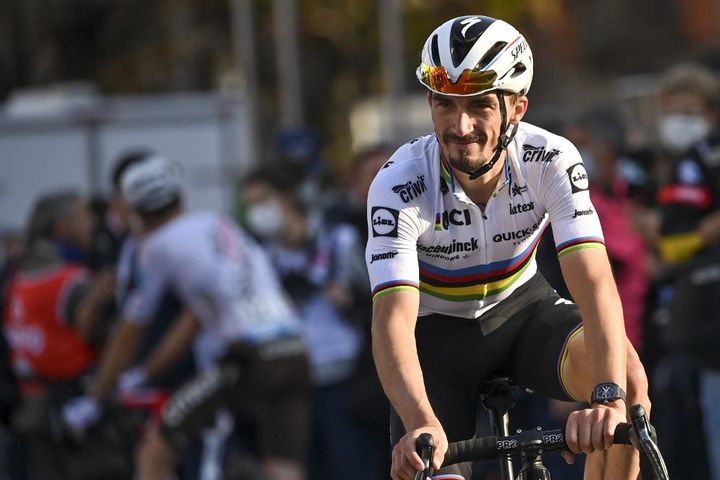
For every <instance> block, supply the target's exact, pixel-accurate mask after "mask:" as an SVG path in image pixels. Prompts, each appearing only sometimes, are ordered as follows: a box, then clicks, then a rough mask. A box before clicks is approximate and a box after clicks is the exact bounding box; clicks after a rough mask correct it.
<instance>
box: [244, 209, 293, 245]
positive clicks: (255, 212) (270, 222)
mask: <svg viewBox="0 0 720 480" xmlns="http://www.w3.org/2000/svg"><path fill="white" fill-rule="evenodd" d="M245 221H246V222H247V226H248V228H249V229H250V230H252V232H253V233H255V234H256V235H257V236H259V237H260V238H262V239H264V240H274V239H277V238H278V237H279V236H280V234H281V233H282V231H283V229H284V228H285V225H286V219H285V213H284V212H283V209H282V205H280V202H279V201H278V200H265V201H263V202H259V203H256V204H254V205H251V206H249V207H248V209H247V212H246V214H245Z"/></svg>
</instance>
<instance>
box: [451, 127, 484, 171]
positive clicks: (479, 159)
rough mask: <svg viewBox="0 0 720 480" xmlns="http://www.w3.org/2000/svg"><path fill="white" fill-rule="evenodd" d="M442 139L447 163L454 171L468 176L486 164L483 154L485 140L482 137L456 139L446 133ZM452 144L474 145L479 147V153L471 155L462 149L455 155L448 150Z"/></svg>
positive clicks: (472, 136) (456, 137)
mask: <svg viewBox="0 0 720 480" xmlns="http://www.w3.org/2000/svg"><path fill="white" fill-rule="evenodd" d="M442 138H443V143H444V144H445V150H446V151H445V156H446V157H447V161H448V163H449V164H450V165H451V166H452V167H453V168H454V169H455V170H459V171H461V172H464V173H467V174H468V175H469V174H471V173H473V172H475V171H476V170H477V169H478V168H480V167H481V166H483V165H484V164H485V163H487V162H488V158H487V156H486V155H485V153H484V147H485V143H486V142H487V138H485V137H484V136H483V135H466V136H464V137H458V136H456V135H452V134H449V133H447V134H445V135H443V137H442ZM452 142H462V143H466V142H467V143H469V142H472V143H476V144H477V145H478V147H479V153H478V154H476V155H473V154H471V153H470V152H468V151H467V150H463V149H460V150H459V151H458V152H456V153H452V151H451V149H450V145H452Z"/></svg>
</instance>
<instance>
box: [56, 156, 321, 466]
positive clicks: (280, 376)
mask: <svg viewBox="0 0 720 480" xmlns="http://www.w3.org/2000/svg"><path fill="white" fill-rule="evenodd" d="M121 184H122V189H123V196H124V198H125V199H126V200H127V202H128V204H129V205H130V206H131V207H132V209H133V214H134V215H136V216H137V223H136V225H137V226H139V227H141V230H140V231H138V234H140V235H141V237H139V238H138V245H137V249H138V269H139V271H140V278H141V279H142V284H141V285H139V288H136V289H135V290H133V291H132V292H131V294H130V296H129V298H128V300H127V301H126V302H125V305H124V307H123V310H122V321H121V322H120V324H119V326H118V329H117V331H116V332H115V335H114V336H113V338H112V341H111V342H110V343H109V345H108V347H107V349H106V351H105V352H104V354H103V357H102V362H101V365H100V369H99V372H98V375H97V377H96V379H95V382H94V383H93V385H92V387H91V389H90V392H89V394H88V395H86V396H83V397H78V398H75V399H73V400H72V401H71V402H69V403H67V404H66V405H65V407H64V409H63V414H64V420H65V422H66V424H67V425H68V426H69V427H70V428H71V429H73V431H74V432H75V433H76V434H77V435H82V434H83V432H84V431H86V430H87V429H88V428H89V427H90V426H91V425H92V424H93V423H95V422H96V421H97V420H98V418H99V417H100V415H101V413H102V404H101V402H102V401H104V400H106V399H108V398H109V396H110V394H111V392H112V390H113V389H114V387H115V384H116V382H117V387H118V388H119V389H120V390H125V391H127V390H131V389H137V388H139V387H141V386H142V385H143V384H144V383H145V382H146V381H147V380H148V379H149V378H150V377H151V376H152V375H154V374H155V373H156V372H158V371H162V370H163V369H164V368H166V367H167V366H169V365H172V364H173V363H174V362H175V360H176V359H177V358H178V356H179V355H180V354H181V353H182V352H184V351H186V350H187V348H189V347H190V345H191V343H193V341H194V340H195V339H196V335H199V337H198V340H199V341H198V342H196V346H198V345H201V346H202V347H203V349H202V350H200V349H196V351H195V354H196V359H197V364H198V365H199V366H200V368H202V371H201V372H200V373H199V374H198V375H197V376H196V377H195V378H193V379H191V380H190V381H189V382H188V383H187V384H186V385H184V386H183V387H181V388H180V389H179V390H177V391H176V392H175V393H174V394H173V395H172V397H171V398H170V400H169V402H168V403H167V404H166V405H165V407H164V408H163V410H162V413H161V416H160V421H159V425H153V426H152V427H151V428H150V429H149V430H148V431H147V432H146V434H145V436H144V438H143V441H142V443H141V445H140V446H139V449H138V457H137V458H138V463H137V466H138V474H139V476H140V478H153V479H154V478H170V475H171V472H172V471H173V468H174V465H175V464H176V463H177V462H178V460H179V458H178V454H179V453H180V452H182V451H183V449H184V448H185V447H186V446H187V445H188V442H189V441H191V440H192V439H195V438H198V437H200V436H201V435H202V433H203V432H204V430H205V429H206V428H207V427H209V426H211V425H212V424H213V422H214V421H215V419H216V417H217V415H219V414H220V413H221V412H222V411H223V410H224V409H225V408H238V407H243V408H251V409H252V410H253V412H254V413H255V415H256V417H257V422H258V435H259V444H260V447H259V449H260V453H261V455H262V456H263V460H264V468H265V471H264V473H265V475H264V478H267V479H268V480H296V479H297V480H299V479H301V478H303V466H302V463H301V460H302V456H303V454H304V446H305V442H304V436H305V433H306V432H305V421H304V418H305V408H306V402H305V399H306V388H307V385H308V381H307V377H306V375H305V370H304V365H305V352H304V345H303V343H302V341H301V340H300V338H299V336H298V329H299V325H298V322H297V318H296V317H295V314H294V312H293V311H292V309H291V306H290V304H289V303H288V302H287V301H286V300H285V297H284V293H283V291H282V290H281V289H280V285H279V282H278V281H277V280H276V279H275V277H274V273H273V271H272V268H271V266H270V264H269V262H268V261H267V259H266V257H265V256H264V255H263V252H262V251H261V250H260V249H259V247H257V245H256V244H255V243H254V242H253V241H252V239H251V238H249V237H248V236H247V235H245V234H244V233H243V232H242V231H241V230H240V229H238V228H237V226H236V225H234V224H233V223H232V222H231V221H230V220H229V219H227V218H225V217H224V216H222V215H219V214H215V213H210V212H208V213H192V214H191V213H185V212H184V211H183V206H182V191H181V189H180V184H179V181H178V180H177V178H176V176H175V175H174V173H173V169H172V167H171V164H170V163H169V162H167V161H166V160H165V159H163V158H161V157H157V156H153V157H150V158H147V159H145V160H143V161H141V162H139V163H137V164H134V165H132V166H131V167H129V168H128V169H127V171H126V172H125V174H124V175H123V176H122V181H121ZM167 288H173V289H175V290H176V291H177V293H178V294H179V295H180V297H181V300H182V301H183V303H184V304H185V305H187V306H188V308H189V310H188V311H187V312H186V314H184V315H182V316H181V318H180V319H179V320H178V321H177V322H176V323H175V325H174V326H173V328H172V329H171V330H170V331H169V332H168V333H167V334H166V335H165V337H164V338H163V340H162V342H161V343H160V344H159V345H158V346H157V347H156V349H155V350H154V352H153V355H152V356H151V362H152V363H150V361H149V362H145V363H144V365H143V368H141V369H133V370H129V371H125V373H124V374H123V375H120V373H121V372H122V371H123V370H124V369H125V368H127V367H128V366H129V365H130V362H131V360H132V358H133V355H134V353H135V352H136V350H137V348H138V346H139V344H140V343H141V341H142V338H143V336H144V334H145V329H146V327H147V326H148V324H149V323H150V322H152V320H153V318H154V312H155V310H156V308H157V306H158V303H159V302H160V300H161V296H162V294H163V292H165V291H166V289H167ZM151 365H152V368H151ZM118 377H119V378H118Z"/></svg>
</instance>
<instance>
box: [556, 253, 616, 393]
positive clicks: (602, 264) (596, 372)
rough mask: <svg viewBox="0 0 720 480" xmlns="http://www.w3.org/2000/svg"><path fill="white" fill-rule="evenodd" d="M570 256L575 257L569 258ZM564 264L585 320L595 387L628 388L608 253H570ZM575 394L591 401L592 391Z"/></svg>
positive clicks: (585, 336) (570, 288) (587, 350)
mask: <svg viewBox="0 0 720 480" xmlns="http://www.w3.org/2000/svg"><path fill="white" fill-rule="evenodd" d="M571 255H572V256H574V257H575V258H570V259H566V257H570V256H571ZM561 265H562V268H563V275H564V277H565V279H566V282H567V285H568V288H569V290H570V293H571V294H572V296H573V298H574V299H575V301H576V303H577V306H578V308H579V309H580V315H581V317H582V320H583V327H584V339H585V348H586V352H587V357H588V358H587V361H588V362H589V363H590V365H591V368H590V372H592V376H593V378H592V379H591V381H592V384H593V385H597V384H598V383H603V382H614V383H617V384H618V385H620V386H622V387H623V388H625V386H626V385H625V383H626V380H625V379H626V353H627V352H626V342H627V339H626V334H625V323H624V318H623V311H622V305H621V303H620V297H619V295H618V292H617V287H616V286H615V281H614V279H613V276H612V272H611V270H610V265H609V262H608V261H607V257H606V254H605V251H604V250H597V251H593V252H589V251H588V252H583V253H581V252H576V253H572V254H568V255H566V256H565V257H563V258H562V259H561ZM575 393H576V394H579V395H582V397H583V398H584V399H587V400H589V399H590V394H591V392H590V391H587V392H575Z"/></svg>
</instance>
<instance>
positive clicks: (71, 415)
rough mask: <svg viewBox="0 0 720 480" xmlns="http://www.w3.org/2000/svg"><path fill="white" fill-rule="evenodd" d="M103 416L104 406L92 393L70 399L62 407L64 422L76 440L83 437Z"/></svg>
mask: <svg viewBox="0 0 720 480" xmlns="http://www.w3.org/2000/svg"><path fill="white" fill-rule="evenodd" d="M101 416H102V406H101V405H100V403H99V402H98V401H97V400H96V399H95V397H92V396H90V395H83V396H82V397H76V398H73V399H71V400H68V401H67V402H65V404H64V405H63V407H62V419H63V423H64V424H65V427H66V428H67V430H68V431H69V432H70V433H71V434H72V435H73V437H74V438H75V439H76V440H80V439H82V438H83V437H84V436H85V432H87V431H88V430H89V429H90V428H92V427H93V426H94V425H95V424H96V423H97V422H98V421H99V420H100V417H101Z"/></svg>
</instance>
